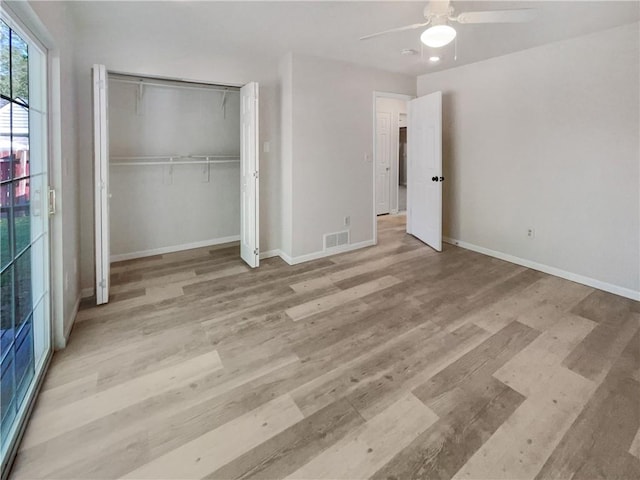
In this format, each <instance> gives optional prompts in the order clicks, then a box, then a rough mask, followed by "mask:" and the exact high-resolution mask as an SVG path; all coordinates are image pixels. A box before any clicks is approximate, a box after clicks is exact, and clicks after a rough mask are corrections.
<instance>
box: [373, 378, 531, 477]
mask: <svg viewBox="0 0 640 480" xmlns="http://www.w3.org/2000/svg"><path fill="white" fill-rule="evenodd" d="M456 394H457V395H456V400H455V402H451V403H450V404H449V408H441V409H440V419H439V420H438V421H437V422H436V423H435V424H434V425H433V426H432V427H431V428H429V429H428V430H426V431H425V432H424V433H422V434H421V435H419V436H418V437H417V438H416V439H415V440H414V441H413V442H411V443H410V444H409V445H408V446H407V447H406V448H404V449H403V450H402V451H400V452H399V453H398V454H397V455H396V456H395V457H394V458H393V459H392V460H391V461H390V462H388V463H387V464H386V465H385V466H384V467H383V468H382V469H380V470H378V471H377V472H376V473H375V475H374V476H373V477H372V478H373V479H375V480H388V479H390V478H393V479H404V478H411V479H416V480H417V479H424V480H431V479H434V478H451V477H452V476H453V475H454V474H455V473H456V472H457V471H458V470H459V469H460V468H461V467H462V466H463V465H464V464H465V463H466V461H467V460H468V459H469V458H470V457H471V456H472V455H473V454H474V452H475V451H476V450H478V448H480V447H481V446H482V444H483V443H484V442H485V441H486V440H487V439H488V438H490V437H491V435H492V434H493V433H494V432H495V431H496V430H497V429H498V427H499V426H500V425H502V424H503V423H504V422H505V420H506V419H507V418H508V417H509V416H510V415H511V414H512V413H513V412H514V411H515V409H516V408H517V407H518V406H519V405H520V404H521V403H522V401H523V400H524V397H523V396H522V395H520V394H519V393H517V392H516V391H515V390H512V389H511V388H509V387H507V386H506V385H504V384H502V383H501V382H499V381H497V380H495V379H493V378H491V377H486V382H485V383H484V384H483V385H482V386H480V387H479V388H466V387H458V388H456Z"/></svg>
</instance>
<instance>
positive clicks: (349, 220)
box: [344, 215, 351, 227]
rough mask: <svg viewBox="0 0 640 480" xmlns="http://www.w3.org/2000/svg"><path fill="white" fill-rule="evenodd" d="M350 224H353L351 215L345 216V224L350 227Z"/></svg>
mask: <svg viewBox="0 0 640 480" xmlns="http://www.w3.org/2000/svg"><path fill="white" fill-rule="evenodd" d="M349 225H351V216H350V215H347V216H346V217H344V226H345V227H348V226H349Z"/></svg>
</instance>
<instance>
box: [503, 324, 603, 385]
mask: <svg viewBox="0 0 640 480" xmlns="http://www.w3.org/2000/svg"><path fill="white" fill-rule="evenodd" d="M596 325H597V324H596V323H595V322H593V321H591V320H587V319H586V318H582V317H579V316H577V315H568V316H566V317H564V318H563V319H562V320H561V321H559V322H558V323H556V324H555V325H553V326H551V327H550V328H549V329H548V330H547V331H545V332H544V333H542V334H541V335H540V336H539V337H538V338H536V339H535V340H534V341H533V342H531V343H530V344H529V345H527V346H526V347H524V348H523V349H522V350H521V351H520V352H519V353H517V354H516V355H514V356H513V357H512V358H511V360H509V361H508V362H507V363H505V364H504V365H503V366H502V367H500V368H499V369H498V370H497V371H496V372H495V373H494V374H493V376H494V377H495V378H497V379H498V380H500V381H502V382H503V383H505V384H506V385H509V386H510V387H511V388H513V389H514V390H516V391H518V392H520V393H521V394H523V395H525V396H527V397H528V396H530V395H531V394H532V393H534V392H536V391H538V390H541V389H544V388H546V383H547V381H548V380H549V379H550V373H552V372H554V371H555V369H556V368H557V367H559V366H560V365H561V363H562V360H563V359H564V358H565V357H566V356H567V355H568V354H569V353H570V352H571V351H572V350H573V349H574V348H575V346H576V345H578V344H579V343H580V342H581V341H582V340H583V339H584V338H585V337H586V336H587V335H588V334H589V332H591V330H593V328H594V327H595V326H596Z"/></svg>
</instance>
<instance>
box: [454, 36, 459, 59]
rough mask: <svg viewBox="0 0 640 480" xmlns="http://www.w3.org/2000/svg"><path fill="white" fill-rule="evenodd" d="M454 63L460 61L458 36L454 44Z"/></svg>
mask: <svg viewBox="0 0 640 480" xmlns="http://www.w3.org/2000/svg"><path fill="white" fill-rule="evenodd" d="M453 61H454V62H457V61H458V36H457V35H456V38H455V39H454V43H453Z"/></svg>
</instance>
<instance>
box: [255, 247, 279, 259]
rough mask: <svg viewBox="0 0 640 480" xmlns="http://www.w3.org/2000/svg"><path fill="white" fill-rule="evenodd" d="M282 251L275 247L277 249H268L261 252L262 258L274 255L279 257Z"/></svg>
mask: <svg viewBox="0 0 640 480" xmlns="http://www.w3.org/2000/svg"><path fill="white" fill-rule="evenodd" d="M281 254H282V252H280V250H278V249H275V250H267V251H266V252H260V260H264V259H266V258H272V257H279V256H281Z"/></svg>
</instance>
